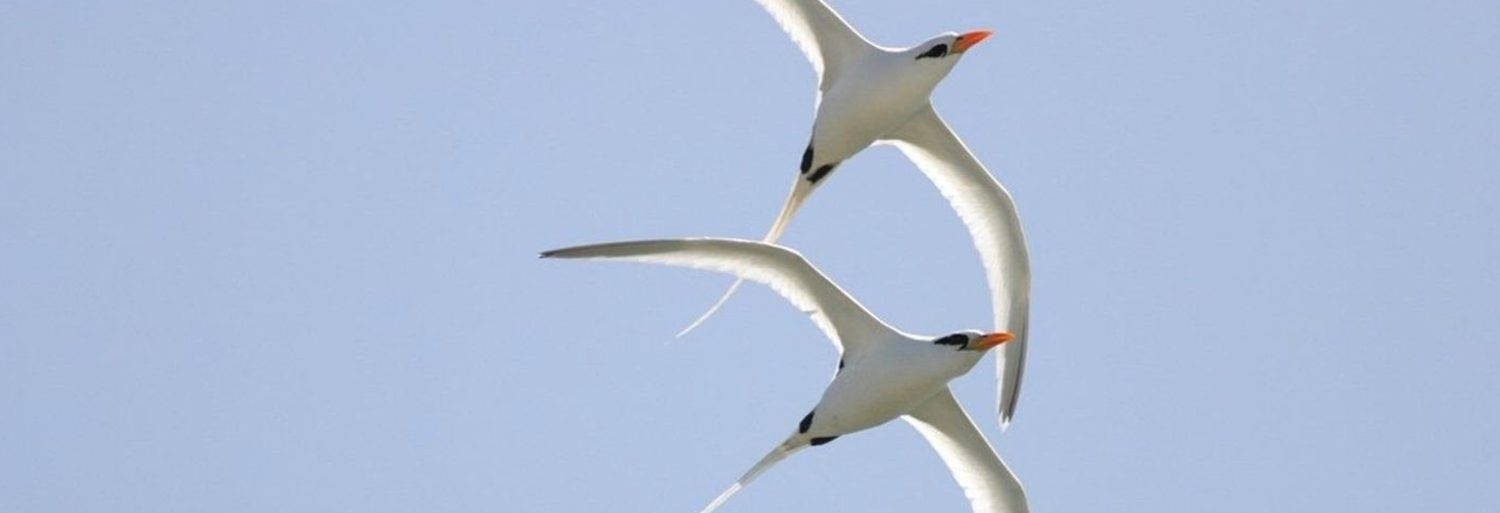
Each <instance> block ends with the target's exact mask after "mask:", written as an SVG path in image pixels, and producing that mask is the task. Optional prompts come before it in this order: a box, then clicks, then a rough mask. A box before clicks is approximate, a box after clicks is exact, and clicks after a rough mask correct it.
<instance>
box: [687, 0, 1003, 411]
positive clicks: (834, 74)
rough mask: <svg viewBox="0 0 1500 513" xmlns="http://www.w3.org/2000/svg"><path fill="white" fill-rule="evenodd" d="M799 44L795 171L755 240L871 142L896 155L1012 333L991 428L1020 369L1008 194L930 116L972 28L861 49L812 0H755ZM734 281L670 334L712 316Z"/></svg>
mask: <svg viewBox="0 0 1500 513" xmlns="http://www.w3.org/2000/svg"><path fill="white" fill-rule="evenodd" d="M757 2H759V3H760V5H761V6H762V7H765V9H766V10H767V11H770V13H771V15H772V16H773V17H775V18H776V21H777V22H779V23H780V24H781V27H782V28H783V29H785V30H786V32H787V34H789V35H791V37H792V40H793V41H795V42H796V43H797V45H798V46H800V47H801V48H802V51H803V53H805V54H806V55H807V58H808V60H809V61H811V62H812V65H813V69H814V70H815V71H817V73H818V102H817V115H816V118H815V119H814V121H813V130H812V140H811V142H809V143H808V145H807V149H806V150H805V151H804V152H803V154H802V162H801V164H800V166H799V167H800V174H799V175H798V176H797V178H796V181H795V182H794V184H793V185H792V192H791V194H790V195H789V196H788V197H787V199H786V202H785V204H784V205H783V206H782V208H781V213H780V215H778V216H777V218H776V222H775V223H774V224H773V225H772V226H771V230H770V232H768V233H767V234H766V236H765V238H764V239H763V240H765V241H766V242H776V240H777V239H779V238H780V237H781V234H782V232H783V231H784V230H785V229H786V227H787V224H788V223H789V222H790V221H791V220H792V217H793V216H794V215H796V213H797V210H798V209H799V208H801V206H802V204H803V202H804V201H806V200H807V198H808V196H809V195H811V194H812V191H813V190H814V189H815V188H817V186H818V185H819V184H821V183H822V182H823V180H825V179H827V178H828V176H829V175H830V174H831V173H833V171H834V169H835V168H837V167H838V165H839V163H841V162H843V161H844V160H845V159H848V158H849V157H852V156H854V154H856V153H859V152H860V151H862V150H864V149H865V148H867V147H869V146H871V145H872V144H877V143H890V144H894V145H895V146H896V147H897V148H899V149H900V150H901V151H902V153H905V154H906V156H907V157H909V158H910V159H911V160H912V161H913V162H915V163H916V164H917V167H918V168H920V169H921V170H922V173H923V174H925V175H927V178H928V179H929V180H931V181H932V183H933V184H934V185H937V187H938V190H939V191H941V192H942V194H943V196H944V197H945V198H947V199H948V202H949V203H950V204H951V205H952V206H953V209H954V210H956V211H957V212H958V215H959V218H961V219H962V220H963V222H964V225H965V226H967V227H968V229H969V235H970V236H972V237H973V239H974V245H975V246H977V247H978V249H979V256H980V258H981V260H982V261H983V262H984V269H985V274H986V275H987V278H988V281H989V287H990V292H991V294H992V295H993V296H994V302H993V305H994V315H995V326H996V329H1000V330H1004V331H1008V332H1010V333H1013V334H1015V337H1016V339H1015V341H1013V342H1011V343H1010V344H1006V346H1005V348H1004V349H1002V350H1001V351H1000V352H999V353H1000V354H999V355H998V357H997V359H996V364H997V367H998V388H999V393H998V397H999V405H998V410H999V413H1000V427H1001V429H1004V428H1006V427H1008V426H1009V425H1010V421H1011V418H1012V417H1013V416H1014V415H1015V411H1016V403H1017V399H1018V398H1019V397H1020V393H1021V374H1022V371H1023V370H1024V366H1025V363H1026V327H1027V315H1028V311H1029V308H1030V306H1029V305H1030V295H1031V268H1030V262H1029V260H1028V257H1027V254H1026V239H1025V237H1024V235H1023V234H1022V232H1021V221H1020V217H1019V215H1018V214H1017V213H1016V207H1015V203H1014V202H1012V201H1011V197H1010V193H1009V192H1007V191H1006V190H1005V188H1004V187H1002V186H1001V185H1000V183H999V182H997V181H995V179H994V177H992V176H990V173H989V171H987V170H985V168H984V165H983V164H981V163H980V162H979V160H978V159H976V158H975V157H974V155H973V154H972V153H970V152H969V149H968V148H967V147H965V146H964V143H963V141H960V140H959V138H958V136H957V135H954V133H953V131H952V130H951V129H949V128H948V125H947V124H946V123H944V122H943V119H942V118H941V117H939V116H938V113H937V111H936V110H933V107H932V102H931V95H932V90H933V89H934V88H935V87H937V84H938V82H941V81H942V80H943V78H944V77H946V76H948V72H949V71H950V70H952V69H953V66H954V65H955V64H957V63H958V59H959V57H960V56H962V55H963V54H964V53H965V52H966V51H968V50H969V48H971V47H973V46H974V45H975V44H978V43H979V42H980V41H983V40H984V39H985V38H987V37H989V36H990V34H991V32H990V31H986V30H979V31H973V32H968V33H965V34H956V33H945V34H939V35H937V36H934V37H932V38H931V39H928V40H927V41H926V42H924V43H922V44H919V45H917V46H913V47H911V48H902V49H895V48H884V47H880V46H876V45H875V44H873V43H870V42H869V41H868V40H866V39H865V38H864V37H863V36H861V35H860V34H859V32H858V31H856V30H854V28H853V27H851V26H850V25H849V24H848V23H847V22H845V21H844V19H843V18H842V17H840V16H839V15H838V13H836V12H834V11H833V9H831V8H829V7H828V5H827V4H825V3H823V2H822V1H820V0H757ZM742 282H743V280H738V281H735V283H734V285H731V286H730V287H729V290H728V291H725V292H724V295H723V296H721V297H720V298H719V300H718V302H717V303H715V304H714V305H713V306H712V307H711V308H709V310H708V311H707V312H705V313H704V314H703V315H702V316H700V317H699V318H698V319H697V320H696V321H694V322H693V323H692V324H691V325H689V326H688V327H687V328H686V329H684V330H682V332H681V333H679V334H678V335H679V336H680V335H682V334H686V333H687V332H688V331H691V330H692V329H693V328H694V327H696V326H698V325H699V324H701V323H702V322H703V321H705V320H707V319H708V317H709V316H710V315H713V313H714V312H715V311H717V310H718V309H719V307H720V306H722V305H723V304H724V302H725V301H727V300H728V299H729V297H730V296H731V295H733V294H734V291H735V290H736V289H737V288H739V285H740V284H741V283H742Z"/></svg>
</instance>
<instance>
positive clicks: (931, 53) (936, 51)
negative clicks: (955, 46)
mask: <svg viewBox="0 0 1500 513" xmlns="http://www.w3.org/2000/svg"><path fill="white" fill-rule="evenodd" d="M945 55H948V44H947V43H939V44H938V45H937V46H934V47H932V48H929V49H928V50H927V51H925V52H922V55H918V56H917V58H918V59H921V58H925V57H943V56H945Z"/></svg>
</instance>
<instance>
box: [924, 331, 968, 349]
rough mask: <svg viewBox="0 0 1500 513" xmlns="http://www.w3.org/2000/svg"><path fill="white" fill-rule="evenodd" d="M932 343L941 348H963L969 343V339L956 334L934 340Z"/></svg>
mask: <svg viewBox="0 0 1500 513" xmlns="http://www.w3.org/2000/svg"><path fill="white" fill-rule="evenodd" d="M932 343H934V344H937V345H941V346H963V345H966V344H968V343H969V337H967V336H965V335H962V334H957V333H955V334H953V335H948V336H946V337H943V338H939V339H937V340H934V341H932Z"/></svg>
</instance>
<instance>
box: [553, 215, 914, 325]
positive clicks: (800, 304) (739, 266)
mask: <svg viewBox="0 0 1500 513" xmlns="http://www.w3.org/2000/svg"><path fill="white" fill-rule="evenodd" d="M541 256H542V258H598V259H619V260H631V261H638V262H649V263H655V264H665V265H673V266H678V267H689V268H693V269H703V270H708V271H718V272H721V273H728V274H733V275H735V276H739V277H740V278H743V279H746V280H751V281H755V282H759V283H764V284H766V285H768V286H770V287H771V289H772V290H775V291H776V293H778V294H781V296H782V297H785V298H786V299H787V300H788V301H791V302H792V304H793V305H795V306H796V307H797V308H798V309H800V310H802V311H803V312H804V313H806V314H808V315H810V316H811V317H812V319H813V322H814V323H816V324H817V325H818V328H819V329H821V330H823V333H824V334H826V335H828V338H829V340H832V341H833V343H834V345H835V346H837V347H838V348H839V350H840V352H841V353H851V354H858V353H860V352H862V351H864V350H865V346H866V345H868V344H870V343H871V341H873V340H888V339H889V335H890V334H892V333H895V330H894V329H892V328H891V327H889V326H887V325H886V324H885V323H884V322H883V321H881V320H880V319H879V318H876V317H875V316H874V315H872V314H870V312H869V311H868V310H865V307H864V306H862V305H860V304H859V302H858V301H855V300H854V298H852V297H849V294H847V293H845V292H844V291H843V289H840V288H839V286H838V285H836V284H834V283H833V281H831V280H829V279H828V277H827V276H824V275H823V273H822V272H820V271H818V269H817V268H816V267H813V265H812V264H811V263H808V261H807V259H805V258H803V257H802V255H800V254H798V253H797V252H796V251H792V250H791V249H787V248H785V247H782V246H777V245H774V244H766V243H763V242H758V241H748V240H736V239H709V238H703V239H665V240H644V241H632V242H614V243H607V244H593V245H588V246H577V247H572V248H564V249H554V250H551V251H546V252H543V253H542V255H541Z"/></svg>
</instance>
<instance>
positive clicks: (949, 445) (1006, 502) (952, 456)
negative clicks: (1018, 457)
mask: <svg viewBox="0 0 1500 513" xmlns="http://www.w3.org/2000/svg"><path fill="white" fill-rule="evenodd" d="M905 419H906V421H907V422H909V423H911V425H912V427H915V428H917V432H919V433H921V434H922V437H924V438H926V439H927V442H928V443H930V444H932V448H933V449H934V450H936V451H937V453H938V456H940V457H942V458H943V463H945V464H947V465H948V470H949V471H951V472H953V479H954V480H955V481H958V486H959V487H960V488H963V490H964V496H966V497H968V498H969V505H970V506H972V507H973V508H974V513H1027V512H1028V511H1029V508H1028V506H1027V504H1026V490H1025V489H1024V488H1022V487H1021V482H1020V481H1019V480H1017V479H1016V475H1015V474H1014V473H1012V472H1011V471H1010V468H1009V467H1006V466H1005V462H1004V461H1002V460H1001V459H1000V455H998V454H995V450H994V449H993V448H991V447H990V443H989V441H988V440H985V438H984V434H983V433H980V432H979V428H977V427H975V426H974V421H973V420H971V419H969V415H968V414H967V413H964V409H963V406H960V405H959V404H958V401H957V400H955V399H954V398H953V392H952V391H951V390H949V389H947V388H944V389H943V391H942V392H938V394H937V395H935V396H933V397H932V398H931V399H928V400H927V401H926V402H924V403H922V404H920V405H918V406H917V407H916V408H915V409H913V410H912V411H911V413H909V414H907V416H906V417H905Z"/></svg>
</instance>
